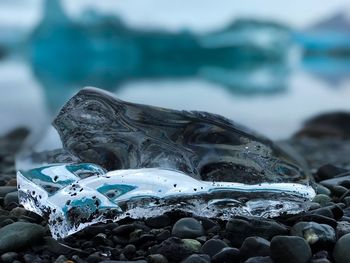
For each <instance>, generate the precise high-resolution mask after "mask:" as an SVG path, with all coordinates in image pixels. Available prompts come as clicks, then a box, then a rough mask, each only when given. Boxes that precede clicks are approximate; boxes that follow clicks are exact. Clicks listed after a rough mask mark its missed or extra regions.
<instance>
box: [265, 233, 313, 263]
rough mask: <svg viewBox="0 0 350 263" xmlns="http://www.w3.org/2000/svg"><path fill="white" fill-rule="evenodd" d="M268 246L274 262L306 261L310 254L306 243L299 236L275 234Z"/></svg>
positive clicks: (308, 259)
mask: <svg viewBox="0 0 350 263" xmlns="http://www.w3.org/2000/svg"><path fill="white" fill-rule="evenodd" d="M270 248H271V258H272V259H273V261H274V262H284V263H307V262H309V261H310V259H311V255H312V254H311V249H310V247H309V245H308V243H307V242H306V241H305V239H303V238H301V237H293V236H275V237H274V238H272V240H271V246H270Z"/></svg>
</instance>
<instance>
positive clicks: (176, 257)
mask: <svg viewBox="0 0 350 263" xmlns="http://www.w3.org/2000/svg"><path fill="white" fill-rule="evenodd" d="M150 252H151V253H152V254H162V255H163V256H165V257H166V258H167V259H168V260H169V261H170V262H180V261H181V260H183V259H185V258H186V257H188V256H190V255H191V254H192V253H193V252H192V251H191V250H190V249H188V248H187V247H186V245H185V244H184V242H183V241H182V240H181V239H180V238H177V237H170V238H168V239H166V240H164V241H163V242H162V243H160V244H159V245H155V246H153V247H151V249H150Z"/></svg>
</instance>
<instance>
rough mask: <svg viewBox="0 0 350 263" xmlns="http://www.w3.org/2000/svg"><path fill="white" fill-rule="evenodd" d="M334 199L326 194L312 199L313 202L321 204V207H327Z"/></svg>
mask: <svg viewBox="0 0 350 263" xmlns="http://www.w3.org/2000/svg"><path fill="white" fill-rule="evenodd" d="M331 201H332V199H331V198H330V197H329V196H328V195H325V194H318V195H316V196H315V197H314V199H312V202H315V203H319V204H320V205H321V206H326V205H327V204H328V203H329V202H331Z"/></svg>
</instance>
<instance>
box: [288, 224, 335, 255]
mask: <svg viewBox="0 0 350 263" xmlns="http://www.w3.org/2000/svg"><path fill="white" fill-rule="evenodd" d="M290 234H291V235H293V236H299V237H302V238H304V239H305V240H306V242H308V243H309V245H310V246H312V247H317V248H318V249H320V248H325V247H326V248H329V247H333V244H334V243H335V241H336V237H335V231H334V229H333V228H332V227H331V226H329V225H326V224H318V223H315V222H299V223H297V224H295V225H294V226H293V227H292V228H291V231H290Z"/></svg>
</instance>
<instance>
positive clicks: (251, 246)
mask: <svg viewBox="0 0 350 263" xmlns="http://www.w3.org/2000/svg"><path fill="white" fill-rule="evenodd" d="M239 255H240V258H241V260H247V259H248V258H251V257H258V256H270V242H269V241H268V240H266V239H264V238H262V237H247V238H246V239H245V240H244V242H243V244H242V246H241V248H240V249H239Z"/></svg>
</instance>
